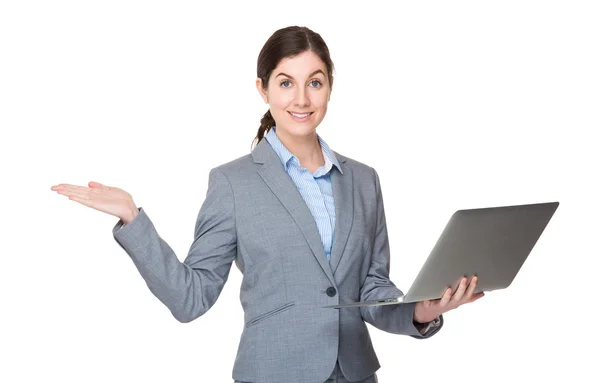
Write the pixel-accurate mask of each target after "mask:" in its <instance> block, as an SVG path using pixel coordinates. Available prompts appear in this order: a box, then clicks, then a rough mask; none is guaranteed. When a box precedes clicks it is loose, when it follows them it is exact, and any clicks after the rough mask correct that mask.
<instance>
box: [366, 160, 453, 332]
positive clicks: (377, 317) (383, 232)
mask: <svg viewBox="0 0 600 383" xmlns="http://www.w3.org/2000/svg"><path fill="white" fill-rule="evenodd" d="M373 172H374V178H375V188H376V203H377V215H376V229H375V238H374V241H373V255H372V259H371V266H370V268H369V272H368V274H367V278H366V280H365V281H364V283H363V285H362V287H361V290H360V300H361V301H368V300H376V299H382V298H392V297H398V296H401V295H404V293H403V292H402V291H401V290H400V289H398V288H397V287H396V285H395V284H394V283H393V282H392V281H391V280H390V279H389V274H390V246H389V240H388V234H387V225H386V221H385V211H384V205H383V194H382V192H381V185H380V182H379V175H378V174H377V172H376V171H375V169H373ZM360 311H361V315H362V318H363V319H364V320H365V321H366V322H368V323H370V324H372V325H373V326H375V327H377V328H378V329H380V330H383V331H387V332H390V333H394V334H404V335H410V336H412V337H414V338H429V337H431V336H432V335H434V334H436V333H437V332H438V331H439V330H440V329H441V328H442V325H443V323H444V318H443V316H441V315H440V317H439V320H438V321H435V322H436V323H435V325H433V326H428V327H429V330H428V331H427V332H425V333H424V334H422V333H421V332H420V331H419V328H418V327H417V326H415V322H414V321H413V315H414V311H415V303H406V304H397V305H384V306H369V307H361V308H360Z"/></svg>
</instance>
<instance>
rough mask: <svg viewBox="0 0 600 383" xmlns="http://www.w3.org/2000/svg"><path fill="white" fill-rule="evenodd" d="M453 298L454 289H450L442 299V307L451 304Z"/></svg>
mask: <svg viewBox="0 0 600 383" xmlns="http://www.w3.org/2000/svg"><path fill="white" fill-rule="evenodd" d="M451 296H452V288H451V287H448V288H447V289H446V292H445V293H444V295H442V298H441V299H440V306H441V307H444V306H446V305H447V304H448V302H450V297H451Z"/></svg>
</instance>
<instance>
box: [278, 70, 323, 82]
mask: <svg viewBox="0 0 600 383" xmlns="http://www.w3.org/2000/svg"><path fill="white" fill-rule="evenodd" d="M317 73H321V74H322V75H323V76H325V73H323V71H322V70H321V69H317V70H316V71H314V72H312V73H311V74H309V75H308V77H312V76H314V75H316V74H317ZM279 76H285V77H289V78H291V79H292V80H294V78H293V77H292V76H290V75H289V74H285V73H283V72H281V73H279V74H278V75H277V76H275V77H279Z"/></svg>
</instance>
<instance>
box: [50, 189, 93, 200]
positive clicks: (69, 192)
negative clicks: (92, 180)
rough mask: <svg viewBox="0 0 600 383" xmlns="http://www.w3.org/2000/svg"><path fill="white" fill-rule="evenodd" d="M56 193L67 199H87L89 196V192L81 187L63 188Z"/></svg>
mask: <svg viewBox="0 0 600 383" xmlns="http://www.w3.org/2000/svg"><path fill="white" fill-rule="evenodd" d="M58 193H59V194H62V195H65V196H67V197H71V196H76V197H79V198H89V196H90V190H89V189H88V188H81V187H65V188H62V189H60V190H58Z"/></svg>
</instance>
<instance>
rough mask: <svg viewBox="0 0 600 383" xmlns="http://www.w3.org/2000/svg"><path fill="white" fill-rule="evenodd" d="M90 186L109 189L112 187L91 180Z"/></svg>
mask: <svg viewBox="0 0 600 383" xmlns="http://www.w3.org/2000/svg"><path fill="white" fill-rule="evenodd" d="M88 186H89V187H91V188H99V189H109V188H110V187H109V186H107V185H103V184H101V183H100V182H96V181H90V182H88Z"/></svg>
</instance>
